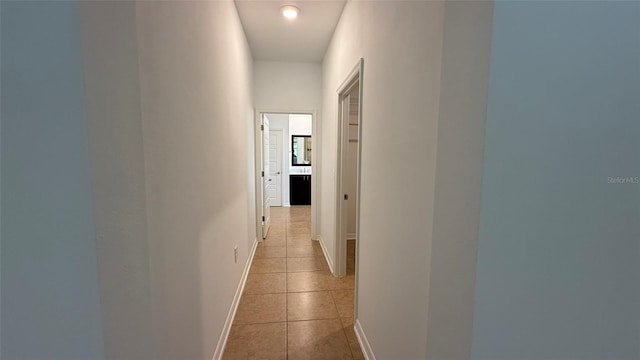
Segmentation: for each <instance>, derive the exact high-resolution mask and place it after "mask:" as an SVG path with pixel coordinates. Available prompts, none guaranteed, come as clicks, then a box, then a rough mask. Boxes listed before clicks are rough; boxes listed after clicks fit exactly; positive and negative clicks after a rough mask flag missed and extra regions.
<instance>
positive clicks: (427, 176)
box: [321, 2, 444, 359]
mask: <svg viewBox="0 0 640 360" xmlns="http://www.w3.org/2000/svg"><path fill="white" fill-rule="evenodd" d="M443 15H444V3H441V2H347V4H346V6H345V9H344V12H343V14H342V18H341V19H340V22H339V24H338V27H337V29H336V31H335V34H334V36H333V39H332V40H331V44H330V46H329V50H328V52H327V54H326V55H325V58H324V62H323V95H324V99H323V101H324V102H323V108H322V114H323V117H322V150H321V151H322V158H323V161H322V164H321V165H322V169H321V170H322V171H321V176H322V181H321V182H322V190H321V192H322V196H323V202H322V205H323V206H322V240H323V242H324V245H325V247H326V248H327V249H328V250H329V252H330V253H331V254H332V256H334V255H333V254H334V252H335V249H334V243H335V218H336V217H335V211H336V209H335V199H336V189H335V187H336V179H335V174H336V160H334V159H337V154H336V139H337V113H338V110H337V105H338V97H337V94H336V89H337V88H338V86H339V85H340V84H341V83H342V82H343V81H344V80H345V78H346V76H347V75H348V74H349V73H350V72H351V70H352V69H353V68H354V66H356V64H357V62H358V60H359V58H360V57H363V58H364V59H365V63H364V78H363V82H362V86H363V87H364V88H363V92H364V95H363V98H362V106H363V113H362V116H363V121H362V124H361V126H362V138H361V139H360V140H361V142H362V158H361V161H362V164H361V169H362V174H361V181H362V183H361V186H362V187H361V194H362V197H361V208H360V211H361V212H360V220H361V222H360V234H359V239H358V240H359V263H358V274H359V275H358V279H357V284H358V288H359V289H358V296H357V318H358V320H359V321H360V323H361V325H362V328H363V330H364V332H365V334H366V336H367V338H368V340H369V342H370V344H371V346H372V348H373V351H374V352H375V356H376V357H377V358H378V359H424V358H425V357H426V346H425V339H426V338H427V307H428V305H427V298H428V280H427V279H428V278H429V269H430V258H429V252H430V246H431V234H432V219H433V201H434V186H435V165H436V134H437V122H438V106H439V87H440V63H441V57H442V31H443ZM331 260H332V261H333V259H331ZM398 329H401V330H402V331H398Z"/></svg>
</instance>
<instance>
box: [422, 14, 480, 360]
mask: <svg viewBox="0 0 640 360" xmlns="http://www.w3.org/2000/svg"><path fill="white" fill-rule="evenodd" d="M492 14H493V3H492V2H490V1H448V2H446V6H445V24H444V43H443V50H442V52H443V54H442V76H441V81H440V114H439V115H440V119H439V123H438V150H437V153H438V156H437V163H436V184H435V199H434V215H433V243H432V246H431V273H430V279H429V307H428V312H429V322H428V328H427V359H433V360H441V359H448V360H468V359H469V358H470V352H471V328H472V323H473V298H474V290H475V270H476V249H477V247H476V242H477V239H478V228H479V223H480V194H481V182H482V154H483V152H482V150H483V145H484V124H485V117H486V99H487V82H488V78H489V61H490V51H491V28H492Z"/></svg>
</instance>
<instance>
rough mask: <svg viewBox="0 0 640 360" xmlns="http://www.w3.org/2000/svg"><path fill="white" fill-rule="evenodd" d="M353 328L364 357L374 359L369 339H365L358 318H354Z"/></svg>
mask: <svg viewBox="0 0 640 360" xmlns="http://www.w3.org/2000/svg"><path fill="white" fill-rule="evenodd" d="M353 328H354V330H355V333H356V337H357V338H358V342H359V343H360V348H361V349H362V353H363V354H364V358H365V359H367V360H376V356H375V355H374V354H373V350H371V345H370V344H369V340H367V336H366V335H365V334H364V330H362V325H360V321H359V320H358V319H356V321H355V325H354V326H353Z"/></svg>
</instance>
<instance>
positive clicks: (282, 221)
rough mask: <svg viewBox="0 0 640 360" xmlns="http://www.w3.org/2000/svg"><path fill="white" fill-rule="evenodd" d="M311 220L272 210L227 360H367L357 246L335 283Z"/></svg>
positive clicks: (305, 214) (300, 209)
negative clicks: (360, 330) (358, 320)
mask: <svg viewBox="0 0 640 360" xmlns="http://www.w3.org/2000/svg"><path fill="white" fill-rule="evenodd" d="M310 217H311V207H310V206H294V207H273V208H271V228H270V230H269V233H268V236H267V239H266V240H265V241H263V242H262V243H259V244H258V247H257V249H256V253H255V256H254V259H253V264H252V265H251V270H250V272H249V276H248V278H247V283H246V285H245V288H244V292H243V294H242V299H241V300H240V305H239V306H238V311H237V313H236V316H235V320H234V323H233V326H232V328H231V332H230V334H229V339H228V340H227V345H226V348H225V352H224V356H223V358H224V359H229V360H236V359H238V360H239V359H289V360H294V359H364V356H363V355H362V352H361V350H360V347H359V345H358V340H357V338H356V335H355V333H354V331H353V316H354V313H353V310H354V299H353V296H354V282H355V251H354V250H355V247H354V246H353V245H352V246H349V249H348V250H349V251H348V256H349V260H348V269H347V276H345V277H343V278H336V277H333V276H332V275H331V272H330V271H329V266H328V265H327V262H326V260H325V258H324V255H323V253H322V249H321V247H320V245H319V243H318V242H316V241H312V240H309V239H310V227H311V220H310ZM349 243H352V242H349Z"/></svg>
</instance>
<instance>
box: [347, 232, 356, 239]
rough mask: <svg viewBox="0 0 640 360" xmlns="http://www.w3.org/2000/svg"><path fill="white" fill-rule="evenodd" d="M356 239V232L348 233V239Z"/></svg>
mask: <svg viewBox="0 0 640 360" xmlns="http://www.w3.org/2000/svg"><path fill="white" fill-rule="evenodd" d="M355 239H356V233H352V234H347V240H355Z"/></svg>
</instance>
